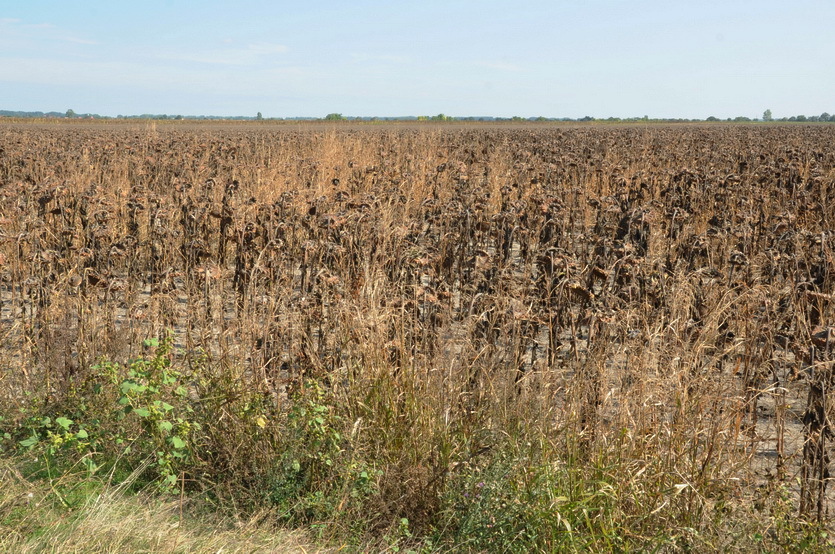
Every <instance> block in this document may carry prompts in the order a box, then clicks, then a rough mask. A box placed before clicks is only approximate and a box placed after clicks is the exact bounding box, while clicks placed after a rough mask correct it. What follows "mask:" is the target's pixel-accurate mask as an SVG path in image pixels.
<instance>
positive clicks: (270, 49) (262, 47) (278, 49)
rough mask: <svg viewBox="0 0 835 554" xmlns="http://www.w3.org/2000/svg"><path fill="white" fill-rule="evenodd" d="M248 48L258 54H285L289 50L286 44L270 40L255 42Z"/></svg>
mask: <svg viewBox="0 0 835 554" xmlns="http://www.w3.org/2000/svg"><path fill="white" fill-rule="evenodd" d="M248 49H249V51H251V52H255V53H256V54H283V53H285V52H287V47H286V46H285V45H283V44H273V43H270V42H255V43H252V44H250V45H249V47H248Z"/></svg>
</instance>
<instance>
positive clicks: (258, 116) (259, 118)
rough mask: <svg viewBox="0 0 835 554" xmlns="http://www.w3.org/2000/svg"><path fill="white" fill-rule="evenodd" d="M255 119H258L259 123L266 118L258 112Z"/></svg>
mask: <svg viewBox="0 0 835 554" xmlns="http://www.w3.org/2000/svg"><path fill="white" fill-rule="evenodd" d="M255 119H257V120H258V121H261V120H262V119H264V116H263V115H261V112H258V114H257V115H256V116H255Z"/></svg>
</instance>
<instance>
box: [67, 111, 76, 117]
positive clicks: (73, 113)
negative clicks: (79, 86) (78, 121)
mask: <svg viewBox="0 0 835 554" xmlns="http://www.w3.org/2000/svg"><path fill="white" fill-rule="evenodd" d="M66 115H67V117H75V111H74V110H67V114H66Z"/></svg>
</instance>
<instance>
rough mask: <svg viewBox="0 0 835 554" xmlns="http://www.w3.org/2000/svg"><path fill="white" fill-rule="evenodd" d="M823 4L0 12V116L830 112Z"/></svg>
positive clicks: (829, 4)
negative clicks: (17, 113)
mask: <svg viewBox="0 0 835 554" xmlns="http://www.w3.org/2000/svg"><path fill="white" fill-rule="evenodd" d="M833 22H835V2H833V1H832V0H794V1H786V0H779V1H778V0H719V1H700V0H691V1H678V0H509V1H504V0H482V1H476V0H420V1H400V2H393V1H383V0H351V1H347V0H346V1H334V0H321V1H316V0H310V1H308V2H300V1H298V0H296V1H292V2H290V1H283V0H279V1H266V0H262V1H260V0H236V1H234V2H232V1H229V0H222V1H215V0H205V1H196V0H188V1H186V0H144V1H142V2H136V1H133V2H129V1H117V2H114V1H84V0H60V1H58V0H54V1H47V0H0V110H1V109H7V110H23V111H59V112H64V111H66V110H67V109H73V110H74V111H75V112H76V113H98V114H100V115H109V116H115V115H120V114H122V115H137V114H144V113H150V114H169V115H177V114H179V115H219V116H222V115H227V116H233V115H250V116H254V115H255V114H256V113H257V112H261V113H262V114H263V116H264V117H303V116H311V117H324V116H325V115H326V114H329V113H341V114H343V115H346V116H405V115H436V114H439V113H443V114H446V115H452V116H485V115H487V116H496V117H510V116H522V117H534V116H545V117H570V118H579V117H584V116H587V115H588V116H593V117H600V118H605V117H622V118H626V117H642V116H644V115H648V116H649V117H651V118H656V117H657V118H663V117H671V118H698V119H704V118H706V117H708V116H716V117H719V118H723V119H724V118H727V117H736V116H746V117H751V118H757V117H761V116H762V113H763V111H764V110H765V109H771V110H772V113H773V115H774V117H775V118H779V117H788V116H792V115H799V114H804V115H819V114H820V113H822V112H830V113H835V71H833V69H832V68H833V57H834V55H835V31H833V27H832V26H833Z"/></svg>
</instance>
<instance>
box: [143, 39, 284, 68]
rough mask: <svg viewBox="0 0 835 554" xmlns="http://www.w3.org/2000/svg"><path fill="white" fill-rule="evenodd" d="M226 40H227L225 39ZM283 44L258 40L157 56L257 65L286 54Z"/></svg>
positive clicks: (167, 58)
mask: <svg viewBox="0 0 835 554" xmlns="http://www.w3.org/2000/svg"><path fill="white" fill-rule="evenodd" d="M224 42H225V41H224ZM286 52H287V47H286V46H285V45H283V44H274V43H269V42H257V43H252V44H248V45H247V46H246V47H243V48H220V49H215V50H206V51H203V52H164V53H161V54H159V55H158V56H157V57H158V58H159V59H162V60H171V61H181V62H190V63H200V64H217V65H255V64H258V63H260V62H263V61H265V59H266V58H268V57H269V56H272V55H276V54H284V53H286Z"/></svg>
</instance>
